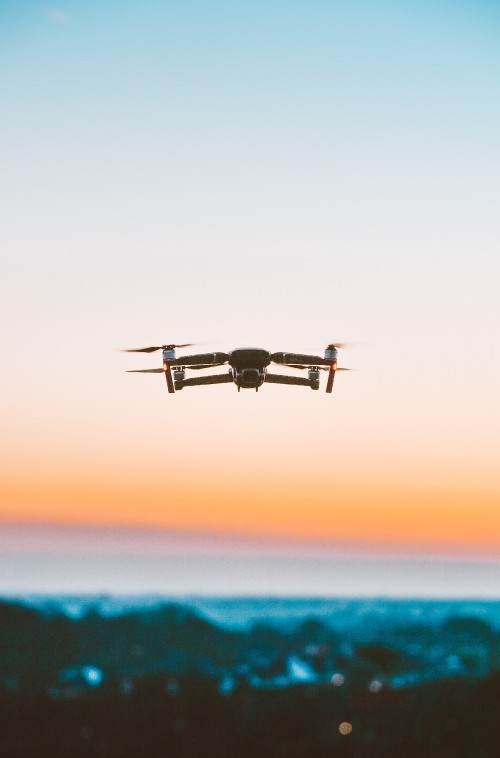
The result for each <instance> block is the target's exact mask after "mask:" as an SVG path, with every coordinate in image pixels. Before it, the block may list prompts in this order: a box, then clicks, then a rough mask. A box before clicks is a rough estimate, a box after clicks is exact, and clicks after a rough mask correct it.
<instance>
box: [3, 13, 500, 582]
mask: <svg viewBox="0 0 500 758" xmlns="http://www.w3.org/2000/svg"><path fill="white" fill-rule="evenodd" d="M499 21H500V10H499V8H498V5H497V4H496V3H490V2H476V3H466V2H454V3H451V2H443V1H441V0H438V1H437V2H432V3H431V2H424V1H421V2H405V3H396V2H388V1H387V0H383V1H381V2H378V3H373V2H371V3H370V2H345V1H344V0H338V2H320V1H319V0H312V2H307V3H305V2H266V3H264V2H254V3H227V2H215V1H212V0H208V2H141V3H138V2H134V3H132V2H106V3H98V2H95V1H90V2H80V1H79V0H74V2H66V3H55V4H49V3H47V4H46V3H43V2H23V3H18V2H4V3H2V5H1V7H0V98H1V100H0V102H1V104H2V138H1V140H0V158H1V161H2V166H3V168H2V177H1V180H0V193H1V202H2V207H3V209H4V221H3V222H2V225H1V228H0V245H1V248H2V250H4V251H6V255H5V265H4V270H3V276H2V282H1V283H0V297H1V300H2V303H3V306H4V308H5V310H6V318H5V319H4V321H3V324H4V326H3V335H2V340H3V358H4V360H5V366H6V367H7V369H8V370H7V371H4V372H3V379H4V382H5V386H4V390H3V393H2V396H1V397H0V410H1V413H2V417H3V418H4V419H5V422H4V433H3V438H1V439H0V454H1V460H2V464H1V466H0V475H1V481H2V482H3V483H4V484H2V487H3V489H2V493H1V494H2V503H1V506H2V511H1V513H0V517H1V518H2V520H3V521H5V522H12V521H16V520H19V521H21V522H23V523H24V522H26V523H28V524H29V523H31V522H33V523H45V522H51V521H61V520H62V521H64V519H66V521H68V522H72V520H74V519H75V518H76V519H77V520H78V519H79V520H80V522H84V523H87V522H89V523H90V522H92V523H93V522H94V521H95V520H96V519H97V521H98V520H99V518H98V517H100V511H99V509H101V510H102V517H103V518H105V519H106V520H107V523H116V525H117V526H119V525H120V524H121V523H122V522H123V523H125V522H126V523H127V524H128V525H129V526H130V525H131V524H132V525H133V524H134V523H135V524H141V523H143V522H142V521H141V519H144V523H147V524H150V525H151V524H155V523H156V524H157V525H158V526H161V527H162V528H163V527H174V528H175V527H182V528H193V529H202V528H206V529H208V532H207V534H208V533H209V531H210V529H217V528H219V527H222V526H223V527H224V528H226V529H228V530H229V531H231V529H235V530H237V529H238V528H239V529H241V530H243V531H245V529H247V528H249V526H248V524H249V523H250V517H251V510H252V509H251V508H250V507H249V506H247V505H241V508H240V511H238V508H237V507H235V508H234V509H233V510H234V512H235V513H236V515H234V516H233V515H232V513H233V511H231V510H230V509H229V508H227V507H226V506H224V508H226V510H223V505H222V500H223V497H221V494H220V493H221V486H225V484H224V483H226V481H227V480H228V478H229V479H230V478H231V477H239V480H238V481H240V482H241V487H242V489H245V491H246V490H251V487H252V486H254V484H255V483H258V482H259V481H262V485H261V491H262V492H267V491H270V492H271V491H272V492H277V491H282V492H283V497H282V501H276V499H274V500H273V501H271V500H269V502H267V501H265V502H259V503H258V507H259V508H261V509H262V514H263V526H262V529H263V532H264V533H266V528H267V527H266V526H265V523H264V522H265V518H264V517H265V515H266V513H267V512H269V513H271V514H272V513H274V514H275V515H274V520H275V522H277V521H279V519H280V518H281V516H280V514H281V513H282V512H284V511H286V510H287V503H288V498H289V497H291V496H292V495H293V492H294V491H295V489H297V486H296V485H297V483H298V484H300V487H299V488H298V489H301V491H304V492H314V493H317V492H318V486H319V485H318V482H319V483H320V484H321V483H324V486H325V497H326V500H325V505H324V513H323V512H322V514H320V516H321V517H323V516H324V518H325V523H327V522H328V524H329V525H330V527H331V530H333V531H331V535H330V536H332V539H335V538H336V536H337V535H336V533H335V531H334V525H335V524H336V523H338V522H339V519H341V517H342V518H344V516H343V515H342V514H344V513H347V512H348V507H351V506H352V514H353V515H352V524H351V526H352V529H353V530H354V531H356V528H357V527H356V525H359V528H360V529H362V526H363V520H366V518H365V516H362V514H363V513H364V511H363V509H364V508H365V509H367V512H368V513H369V516H370V519H372V520H373V523H374V524H375V526H377V523H378V521H379V520H380V522H381V523H382V522H384V523H385V524H386V526H387V530H388V531H387V533H384V532H383V528H382V526H381V527H380V529H381V535H380V539H382V540H383V539H386V538H387V539H388V538H389V536H390V534H392V532H391V531H390V529H391V528H392V527H391V523H392V522H397V523H400V524H401V530H402V531H401V533H403V531H404V528H406V527H404V525H405V524H406V523H408V524H410V525H411V524H412V518H415V519H417V516H416V510H415V505H414V502H415V501H416V500H418V498H419V496H420V495H419V493H421V500H422V502H423V503H424V510H425V511H426V516H425V518H426V519H427V521H426V523H428V524H432V518H433V514H434V513H435V514H436V531H439V530H444V526H443V525H446V524H447V523H448V524H450V527H449V528H450V531H451V533H452V534H455V532H454V531H453V530H454V529H455V525H456V520H457V519H453V506H452V505H451V504H453V503H455V502H456V503H457V510H458V511H460V514H462V513H463V512H464V511H467V513H468V516H467V518H469V520H470V530H469V531H470V534H471V535H472V536H471V544H476V546H481V545H482V547H481V549H483V548H484V545H485V544H486V542H485V540H486V538H487V536H488V534H490V535H491V534H492V533H494V530H492V529H490V526H489V525H490V524H494V523H495V515H496V510H495V502H498V501H499V500H500V482H499V478H498V449H499V447H500V415H499V414H500V409H499V404H498V381H499V378H500V359H499V357H498V351H497V344H498V322H499V308H498V291H499V285H500V264H499V262H498V261H499V257H498V239H499V232H500V228H499V227H500V222H499V219H498V177H499V175H500V151H499V147H498V134H499V133H500V99H499V97H498V82H499V81H500V48H499V45H498V38H499V37H498V32H499ZM167 332H168V333H167ZM332 340H353V341H355V342H356V341H357V342H359V345H358V347H356V348H353V350H352V351H350V352H349V353H347V351H346V352H345V353H344V354H343V355H342V361H343V363H344V364H347V365H350V366H353V367H356V368H359V369H360V371H359V372H353V373H352V374H351V375H349V376H346V375H344V376H341V377H339V378H338V380H337V385H336V394H335V396H334V397H333V402H332V403H330V404H328V405H327V403H326V401H327V400H329V398H328V397H327V396H326V395H324V394H321V396H319V393H317V395H316V394H315V395H314V397H311V396H310V395H312V393H309V394H305V393H300V392H299V393H295V394H291V393H289V392H287V391H281V390H280V391H277V390H276V388H273V387H269V388H265V389H266V390H268V391H267V392H266V393H264V392H262V393H259V396H258V397H259V404H258V405H256V404H255V401H254V398H253V397H251V398H250V397H249V396H247V395H245V393H241V397H240V396H236V394H234V395H232V394H231V393H228V392H226V391H222V389H224V388H222V389H221V388H215V389H214V390H213V392H212V394H211V395H208V392H209V390H208V389H207V390H203V391H200V392H197V393H195V392H193V393H192V394H191V395H189V397H188V396H187V394H186V396H184V395H183V396H179V397H175V403H174V404H170V405H169V406H168V409H167V408H166V407H165V401H166V399H165V393H164V388H163V386H162V387H160V386H159V385H158V384H154V379H151V378H150V377H140V378H138V377H137V376H133V381H132V377H131V376H127V375H125V374H123V371H124V370H125V369H126V368H132V367H133V368H136V367H141V366H142V363H140V361H141V360H142V361H143V362H144V360H145V359H144V358H142V359H141V358H139V357H138V356H127V358H125V357H124V356H123V355H120V354H119V353H118V351H117V348H121V347H127V346H134V345H141V344H161V343H162V342H165V341H180V342H184V341H186V342H191V341H200V342H204V343H206V344H211V345H213V347H214V348H215V349H221V350H227V349H231V348H232V347H235V346H238V345H245V344H256V345H262V346H263V347H268V348H269V349H271V350H280V349H287V350H295V349H297V350H307V351H309V350H312V351H322V350H323V349H324V346H325V344H327V343H328V342H330V341H332ZM136 358H137V362H135V359H136ZM152 360H154V357H153V358H152V359H151V358H148V362H147V365H148V366H149V365H153V364H152V363H150V361H152ZM133 361H134V362H133ZM14 367H15V368H14ZM144 367H146V364H144ZM288 389H289V388H286V390H288ZM293 389H295V388H293ZM219 390H220V392H219ZM313 400H314V402H313ZM186 472H188V476H189V477H190V481H198V482H203V483H204V487H205V491H206V497H207V498H208V500H209V501H210V503H211V504H212V507H213V508H214V514H215V515H214V519H215V521H214V523H211V522H210V520H209V519H208V516H206V515H205V514H204V513H203V512H202V508H201V506H200V505H199V503H198V502H195V500H196V496H195V495H193V496H192V502H191V501H189V502H185V503H183V506H182V508H179V509H178V510H175V499H174V498H167V497H166V498H165V500H166V502H165V506H164V510H162V511H161V518H160V515H159V514H160V509H159V506H158V505H157V506H155V508H156V510H152V509H151V508H150V510H148V505H147V499H148V497H149V496H150V495H151V496H152V492H151V488H152V489H153V490H154V488H155V487H156V490H159V489H160V488H161V487H162V486H163V482H164V479H165V477H167V478H168V482H169V483H170V484H171V486H172V488H173V490H175V491H176V492H177V491H179V490H182V488H183V487H184V486H185V485H184V481H185V477H186ZM299 480H300V481H299ZM283 482H285V486H283ZM330 482H334V483H335V488H334V493H335V496H336V497H337V496H338V498H337V500H338V502H336V501H335V499H334V498H333V496H332V494H331V492H330V489H329V488H328V487H327V484H329V483H330ZM221 483H222V484H221ZM86 487H88V492H89V493H91V494H88V502H86V501H85V498H84V495H83V494H82V493H84V492H87V489H85V488H86ZM61 488H66V489H64V493H66V494H64V497H66V495H67V493H68V492H69V493H71V492H72V491H74V492H79V493H80V495H79V496H78V498H76V500H74V501H73V500H72V499H71V496H70V495H68V498H69V499H68V502H67V504H66V505H64V502H63V499H64V498H63V495H62V494H61V491H62V489H61ZM127 488H129V489H131V490H133V491H136V490H137V491H139V492H141V491H142V492H144V493H146V494H145V496H144V498H145V501H146V504H145V503H144V502H142V501H137V502H135V501H133V499H131V500H130V502H128V504H127V506H126V507H123V510H122V511H120V507H119V504H120V502H122V501H123V492H124V491H125V490H127ZM228 491H229V495H227V498H226V499H229V500H230V499H231V498H232V497H233V496H234V489H233V490H231V488H230V487H229V490H228ZM387 492H389V493H390V496H389V499H392V500H393V501H395V502H397V503H400V505H399V506H398V507H396V506H394V511H393V512H391V513H392V516H390V515H388V514H385V515H381V511H380V502H381V500H384V498H386V495H385V494H384V493H387ZM96 493H97V494H96ZM373 493H375V494H373ZM153 494H154V493H153ZM75 497H76V495H75ZM224 497H226V496H224ZM328 498H331V499H328ZM342 498H344V499H345V504H347V505H345V504H344V505H342V503H341V502H340V500H342ZM101 499H102V501H101ZM151 499H152V500H154V497H151ZM219 501H221V502H219ZM73 502H78V508H76V507H75V506H74V505H72V503H73ZM54 503H55V504H56V505H54ZM107 503H110V504H111V505H107ZM412 503H413V504H412ZM218 508H219V510H217V509H218ZM293 508H295V511H294V516H293V518H297V519H298V520H297V524H300V523H303V521H304V520H305V519H306V516H307V512H308V511H307V509H308V508H309V504H308V503H306V502H304V504H303V506H302V508H303V510H302V511H301V506H300V505H299V504H295V505H294V506H293ZM342 509H344V510H342ZM412 509H413V510H412ZM292 510H293V509H292ZM96 513H97V514H98V515H97V516H96ZM412 514H413V515H412ZM450 514H451V516H450ZM327 516H328V519H329V520H328V519H327ZM293 518H291V517H290V518H289V519H288V520H287V519H284V520H283V535H282V536H283V537H286V536H287V534H288V532H287V529H288V526H289V523H288V521H289V522H290V523H292V522H293ZM301 518H302V519H303V521H302V522H301V521H300V519H301ZM120 519H121V520H120ZM183 519H184V521H183ZM224 519H226V521H224ZM318 519H319V516H318ZM384 519H385V521H384ZM391 519H392V522H391ZM312 520H313V519H312ZM417 520H418V519H417ZM223 521H224V523H223ZM458 521H460V523H462V522H463V523H464V524H466V521H467V519H466V517H465V516H463V515H460V517H459V518H458ZM273 523H274V522H273ZM332 525H333V526H332ZM418 527H419V524H418V523H417V521H416V522H415V533H416V534H417V535H418V534H420V533H419V531H418ZM299 528H300V527H299V526H298V525H297V526H296V530H298V529H299ZM346 528H347V527H346ZM461 528H462V527H461ZM408 529H410V527H408ZM444 531H445V530H444ZM444 531H443V533H444ZM463 531H464V533H465V532H466V531H467V529H466V526H464V527H463ZM457 534H458V532H457ZM481 535H482V536H481ZM288 536H289V535H288ZM341 536H342V535H341ZM427 538H428V539H430V537H429V535H428V536H427ZM418 539H422V540H423V539H424V538H423V537H422V535H420V537H418ZM453 539H455V537H453ZM457 539H459V537H458V536H457ZM460 539H462V538H460ZM481 540H483V542H481ZM42 542H43V540H42ZM375 543H376V540H375V542H374V553H377V549H378V548H377V544H375ZM41 544H42V543H41ZM44 544H45V543H44ZM488 545H489V547H488V549H489V550H490V553H489V555H490V556H491V550H492V549H493V548H492V545H491V541H490V542H488ZM424 547H425V546H424ZM459 547H460V546H459ZM462 547H463V546H462ZM493 547H494V546H493ZM44 549H45V548H44ZM423 549H424V548H423ZM478 549H479V547H478ZM495 549H497V550H500V545H497V547H496V548H495ZM424 552H425V550H424ZM445 557H446V556H445ZM30 576H33V572H32V573H31V574H30ZM291 591H293V587H291Z"/></svg>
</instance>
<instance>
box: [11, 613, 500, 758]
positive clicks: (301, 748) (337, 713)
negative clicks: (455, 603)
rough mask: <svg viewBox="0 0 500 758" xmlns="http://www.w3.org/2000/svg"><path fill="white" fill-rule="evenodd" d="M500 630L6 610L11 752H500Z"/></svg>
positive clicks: (239, 756)
mask: <svg viewBox="0 0 500 758" xmlns="http://www.w3.org/2000/svg"><path fill="white" fill-rule="evenodd" d="M498 641H499V640H498V633H497V631H496V630H495V629H494V628H492V627H491V626H489V625H488V624H487V623H486V622H485V621H484V620H482V619H478V618H467V617H457V616H450V617H449V618H448V619H446V620H445V621H444V622H443V623H441V624H439V625H438V626H435V627H431V626H426V625H424V624H418V623H415V624H406V625H405V626H404V627H402V626H401V625H391V623H390V621H388V622H387V624H386V626H385V627H384V628H383V629H382V628H380V626H379V627H377V629H376V630H374V631H373V634H372V635H370V633H369V629H367V628H366V626H364V628H363V629H362V630H359V629H353V630H352V632H351V633H347V632H345V631H344V632H343V633H342V634H341V633H339V631H338V630H336V629H335V628H333V627H332V626H329V625H327V624H325V623H323V622H322V621H320V620H318V619H314V618H311V619H308V620H306V621H302V622H301V623H299V624H297V625H293V624H292V625H291V626H290V625H289V626H287V627H280V628H278V627H275V626H273V625H272V624H271V623H266V624H263V623H259V624H257V625H254V626H253V627H250V628H249V629H248V630H239V631H234V630H231V629H223V628H219V627H217V626H215V625H214V624H212V623H209V622H208V621H207V620H206V619H204V618H202V617H200V616H199V615H197V614H196V613H194V612H192V611H190V610H188V609H186V608H184V607H182V606H178V605H158V607H156V608H154V609H151V610H147V611H135V612H133V613H126V614H122V615H119V616H103V615H101V614H100V613H99V612H97V610H90V611H89V612H87V613H86V614H85V615H84V616H82V617H81V618H77V619H75V618H70V617H68V616H67V615H65V614H64V613H62V612H60V611H59V610H58V609H57V607H54V608H53V609H52V610H46V611H44V612H41V611H38V610H34V609H33V608H29V607H26V606H24V605H22V604H20V603H11V602H10V603H7V602H4V603H0V756H2V758H10V757H11V756H12V757H13V756H26V757H28V756H30V757H31V756H33V758H35V756H36V757H37V758H42V757H45V756H47V758H60V757H61V758H62V756H65V757H66V756H68V757H69V756H71V757H72V758H73V757H74V758H79V757H80V756H81V757H82V758H83V757H89V758H90V757H91V756H92V757H93V756H95V757H96V758H97V757H101V758H132V757H134V758H135V757H136V756H137V757H139V756H141V757H142V756H145V757H146V758H167V757H168V758H177V757H179V758H184V757H185V758H191V757H193V758H195V757H196V758H205V757H206V758H209V757H210V758H211V757H212V756H213V758H226V757H227V758H281V757H285V756H288V757H289V758H327V756H328V758H332V757H333V758H334V757H335V756H350V757H354V756H356V757H357V756H359V758H371V757H373V758H379V757H380V758H388V757H389V756H404V757H405V758H427V757H429V758H499V756H500V672H499V671H498Z"/></svg>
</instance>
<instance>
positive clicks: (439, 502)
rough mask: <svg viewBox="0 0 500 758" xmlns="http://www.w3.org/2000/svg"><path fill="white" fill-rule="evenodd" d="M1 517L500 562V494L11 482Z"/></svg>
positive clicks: (252, 484)
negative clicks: (498, 557) (440, 553)
mask: <svg viewBox="0 0 500 758" xmlns="http://www.w3.org/2000/svg"><path fill="white" fill-rule="evenodd" d="M0 495H1V498H2V502H3V503H4V508H3V512H2V520H3V521H4V522H8V521H21V522H23V521H26V522H27V523H29V522H52V523H68V524H75V525H78V524H80V525H81V524H95V525H102V526H107V527H112V526H123V525H126V526H132V527H133V526H150V527H157V528H168V527H174V528H181V529H186V530H188V531H189V530H206V531H207V533H210V532H211V531H218V532H222V533H225V534H226V535H227V536H228V538H230V537H231V535H242V534H243V535H247V536H252V537H257V538H259V537H261V538H269V537H271V538H277V539H280V540H284V541H286V540H287V539H291V540H296V539H299V540H300V539H305V540H312V541H313V542H314V541H318V543H320V542H332V543H335V542H338V541H340V542H343V543H347V544H349V543H352V544H353V545H358V546H359V545H365V546H366V549H367V550H370V549H371V550H374V551H375V552H377V551H379V550H380V549H383V548H384V547H386V548H387V547H388V548H389V549H396V550H402V551H403V550H405V549H409V550H412V549H419V550H421V551H423V552H430V553H432V552H435V551H444V552H446V553H451V554H457V553H458V554H461V553H464V552H469V553H471V554H476V555H481V554H484V553H489V554H494V555H500V532H499V530H498V522H499V519H498V495H497V493H492V492H487V491H482V492H480V491H477V490H476V491H475V490H473V489H472V488H471V489H468V490H464V489H463V488H462V489H461V490H458V489H457V490H452V489H444V488H443V489H441V490H439V489H433V490H430V489H429V488H427V489H426V488H425V487H421V488H420V489H412V490H409V489H408V488H404V487H401V486H393V487H387V486H382V485H381V484H379V485H374V486H371V487H366V486H364V485H362V484H359V485H354V484H352V483H350V484H346V483H341V484H337V485H336V486H335V487H334V488H332V490H331V491H328V490H327V489H325V487H324V485H321V484H317V483H315V484H313V485H305V484H296V485H294V486H293V487H290V486H286V485H285V484H284V482H283V481H282V480H281V479H280V480H277V479H267V480H264V481H258V482H256V481H251V480H250V479H247V480H246V481H245V480H242V479H241V478H240V479H238V480H236V478H235V479H233V480H232V481H231V480H230V479H226V480H225V481H224V482H223V483H221V482H218V481H216V480H214V479H211V480H210V479H209V480H204V481H202V482H200V483H196V482H183V481H182V480H178V481H174V482H173V483H172V484H171V485H170V488H168V487H167V485H165V486H164V487H158V486H157V485H151V484H147V483H145V482H143V481H138V480H135V481H134V480H133V479H127V480H124V481H122V482H118V481H117V480H116V479H108V480H106V479H100V480H99V479H94V480H87V481H75V480H72V479H70V478H66V480H59V481H55V480H53V479H50V478H49V477H47V478H45V479H42V478H40V479H38V480H34V479H32V478H30V479H29V480H25V481H20V480H19V479H17V480H15V479H12V480H11V481H7V480H6V479H5V480H4V482H3V484H2V487H1V490H0Z"/></svg>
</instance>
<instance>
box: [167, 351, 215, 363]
mask: <svg viewBox="0 0 500 758" xmlns="http://www.w3.org/2000/svg"><path fill="white" fill-rule="evenodd" d="M228 358H229V356H228V354H227V353H198V354H197V355H183V356H182V357H181V358H174V359H173V360H171V361H169V364H170V365H171V366H201V365H207V366H216V365H218V364H221V363H226V361H227V360H228Z"/></svg>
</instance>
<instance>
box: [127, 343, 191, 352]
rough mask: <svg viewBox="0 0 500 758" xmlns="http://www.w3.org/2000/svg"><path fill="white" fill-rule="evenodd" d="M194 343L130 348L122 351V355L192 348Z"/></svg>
mask: <svg viewBox="0 0 500 758" xmlns="http://www.w3.org/2000/svg"><path fill="white" fill-rule="evenodd" d="M195 344H196V343H195V342H186V343H185V344H184V345H154V346H152V347H131V348H128V349H126V350H123V352H124V353H154V352H155V351H156V350H175V348H176V347H194V345H195Z"/></svg>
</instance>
